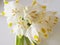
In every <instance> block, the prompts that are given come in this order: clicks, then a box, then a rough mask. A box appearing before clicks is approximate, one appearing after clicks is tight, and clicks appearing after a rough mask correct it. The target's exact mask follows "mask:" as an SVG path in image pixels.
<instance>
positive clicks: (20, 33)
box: [2, 0, 58, 45]
mask: <svg viewBox="0 0 60 45" xmlns="http://www.w3.org/2000/svg"><path fill="white" fill-rule="evenodd" d="M2 15H4V16H6V17H7V23H8V26H9V27H11V28H12V32H13V33H15V34H16V45H40V43H41V41H42V39H46V38H48V37H49V33H50V32H51V31H52V29H53V27H54V26H55V25H56V23H57V22H58V17H56V12H53V11H46V5H40V4H39V3H37V2H36V0H33V3H32V5H30V6H23V5H22V4H20V3H19V0H16V1H11V2H7V1H6V0H4V11H3V12H2Z"/></svg>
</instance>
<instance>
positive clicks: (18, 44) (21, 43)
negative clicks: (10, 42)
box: [16, 36, 36, 45]
mask: <svg viewBox="0 0 60 45" xmlns="http://www.w3.org/2000/svg"><path fill="white" fill-rule="evenodd" d="M24 40H25V41H26V45H31V42H30V41H29V39H28V38H27V37H25V36H22V37H21V38H20V37H19V36H17V37H16V45H25V44H24ZM35 45H36V43H35Z"/></svg>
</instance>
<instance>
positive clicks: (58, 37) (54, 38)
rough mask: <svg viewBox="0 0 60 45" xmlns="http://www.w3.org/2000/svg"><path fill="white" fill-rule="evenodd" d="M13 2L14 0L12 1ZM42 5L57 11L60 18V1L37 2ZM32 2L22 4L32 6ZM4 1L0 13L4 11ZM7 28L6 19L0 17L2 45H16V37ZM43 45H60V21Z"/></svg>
mask: <svg viewBox="0 0 60 45" xmlns="http://www.w3.org/2000/svg"><path fill="white" fill-rule="evenodd" d="M10 1H12V0H10ZM37 1H38V2H39V3H40V4H46V5H47V10H50V11H57V12H58V14H57V16H58V17H59V18H60V0H37ZM31 2H32V0H21V4H23V5H26V4H27V5H30V4H31ZM3 6H4V5H3V0H0V12H2V11H3V10H4V8H3ZM10 30H11V29H10V28H8V26H7V21H6V17H3V16H0V45H15V35H14V34H13V33H11V31H10ZM42 45H60V20H59V23H58V24H57V26H56V27H55V29H54V32H53V34H52V35H51V37H50V38H49V39H47V40H46V41H43V43H42Z"/></svg>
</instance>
